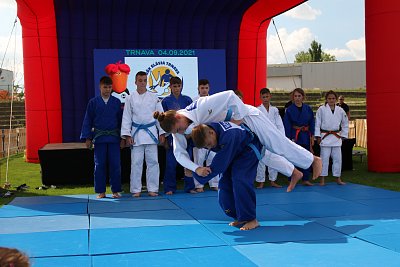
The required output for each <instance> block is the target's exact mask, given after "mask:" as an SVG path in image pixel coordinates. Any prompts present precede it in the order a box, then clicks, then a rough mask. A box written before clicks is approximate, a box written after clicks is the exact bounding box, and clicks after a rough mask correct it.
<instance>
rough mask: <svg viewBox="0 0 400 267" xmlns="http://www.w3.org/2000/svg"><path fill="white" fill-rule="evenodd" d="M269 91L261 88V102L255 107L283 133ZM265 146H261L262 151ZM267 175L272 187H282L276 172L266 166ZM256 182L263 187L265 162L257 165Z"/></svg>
mask: <svg viewBox="0 0 400 267" xmlns="http://www.w3.org/2000/svg"><path fill="white" fill-rule="evenodd" d="M271 97H272V95H271V91H270V90H269V89H268V88H262V89H261V90H260V98H261V101H262V104H261V105H260V106H258V107H257V108H258V109H259V110H260V111H261V112H262V113H264V114H265V115H266V116H267V118H268V119H269V120H270V121H271V122H272V123H273V124H274V125H275V126H276V128H277V129H278V130H279V131H280V132H281V133H282V134H283V135H284V134H285V128H284V127H283V122H282V118H281V116H280V115H279V110H278V109H277V108H276V107H274V106H272V105H271V103H270V101H271ZM264 150H265V148H263V151H264ZM268 176H269V180H270V181H271V186H272V187H278V188H279V187H282V186H281V185H279V184H277V183H276V182H275V181H276V179H277V177H278V172H277V171H276V170H274V169H273V168H271V167H268ZM256 182H258V183H259V184H258V186H257V188H263V187H264V182H265V164H264V163H262V161H260V162H259V163H258V166H257V176H256Z"/></svg>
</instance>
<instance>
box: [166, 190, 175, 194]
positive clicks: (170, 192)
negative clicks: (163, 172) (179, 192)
mask: <svg viewBox="0 0 400 267" xmlns="http://www.w3.org/2000/svg"><path fill="white" fill-rule="evenodd" d="M165 194H166V195H173V194H174V192H172V191H168V192H167V193H165Z"/></svg>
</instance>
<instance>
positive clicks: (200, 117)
mask: <svg viewBox="0 0 400 267" xmlns="http://www.w3.org/2000/svg"><path fill="white" fill-rule="evenodd" d="M154 117H155V118H157V119H158V121H159V122H160V126H161V128H163V130H164V131H166V132H168V133H172V135H173V138H174V155H175V157H176V159H177V161H178V162H179V163H180V164H181V165H182V166H183V167H185V168H187V169H189V170H191V171H193V172H196V173H197V174H198V175H208V174H209V173H207V172H206V171H205V170H204V169H200V166H199V165H197V164H196V163H194V162H192V161H191V160H190V158H189V154H188V153H187V151H186V147H187V142H186V137H185V135H184V134H190V132H191V131H190V129H191V128H193V127H194V126H196V125H199V124H200V123H210V122H219V121H229V120H231V121H234V122H236V123H241V122H244V123H245V124H246V125H247V126H248V127H249V128H250V130H251V131H253V132H254V133H255V134H256V135H257V136H258V138H259V139H260V142H261V144H262V145H263V146H265V148H266V152H265V155H263V158H262V161H263V162H264V164H265V165H267V166H269V167H271V168H273V169H275V170H277V171H278V172H280V173H282V174H284V175H286V176H291V177H292V179H291V182H290V184H289V186H288V188H287V192H290V191H292V190H293V189H294V187H295V186H296V183H297V182H298V181H299V180H300V179H301V178H302V176H303V174H302V173H301V172H300V171H299V170H297V169H296V168H295V167H294V166H298V167H300V168H303V169H306V168H309V167H310V166H312V167H313V179H316V178H318V176H319V175H320V174H321V170H322V162H321V159H320V158H319V157H315V156H314V155H313V154H311V153H310V152H309V151H307V150H305V149H304V148H302V147H300V146H298V145H297V144H295V143H294V142H292V141H290V140H289V139H287V138H286V137H285V136H284V135H283V134H282V133H281V132H279V131H278V129H277V128H276V127H275V126H274V125H273V124H272V123H271V121H270V120H269V119H268V118H267V117H266V116H265V115H264V114H263V113H262V112H260V110H258V109H257V108H255V107H253V106H250V105H245V104H244V103H243V102H242V100H240V98H239V97H238V96H237V95H235V93H234V92H233V91H231V90H228V91H224V92H221V93H217V94H214V95H211V96H205V97H200V98H199V99H198V100H196V101H195V102H193V103H192V104H191V105H189V106H187V107H186V108H185V109H181V110H178V111H173V110H170V111H167V112H164V113H160V112H155V113H154ZM189 125H190V127H189ZM200 171H202V172H200Z"/></svg>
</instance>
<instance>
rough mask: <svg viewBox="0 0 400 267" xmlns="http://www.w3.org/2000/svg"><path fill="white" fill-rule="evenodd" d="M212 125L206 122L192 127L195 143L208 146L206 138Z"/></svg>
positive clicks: (201, 146) (200, 146) (197, 145)
mask: <svg viewBox="0 0 400 267" xmlns="http://www.w3.org/2000/svg"><path fill="white" fill-rule="evenodd" d="M209 130H210V127H208V126H207V125H205V124H199V125H197V126H196V127H194V128H193V129H192V134H191V137H192V141H193V143H194V145H195V146H196V147H198V148H203V147H205V146H206V138H207V135H208V132H209Z"/></svg>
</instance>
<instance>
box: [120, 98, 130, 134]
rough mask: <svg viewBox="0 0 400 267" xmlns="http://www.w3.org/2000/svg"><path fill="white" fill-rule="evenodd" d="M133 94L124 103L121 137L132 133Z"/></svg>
mask: <svg viewBox="0 0 400 267" xmlns="http://www.w3.org/2000/svg"><path fill="white" fill-rule="evenodd" d="M131 101H132V100H131V96H128V97H127V98H126V101H125V105H124V113H123V115H122V123H121V137H122V136H124V135H126V136H131V135H132V108H131V105H132V104H131Z"/></svg>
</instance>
